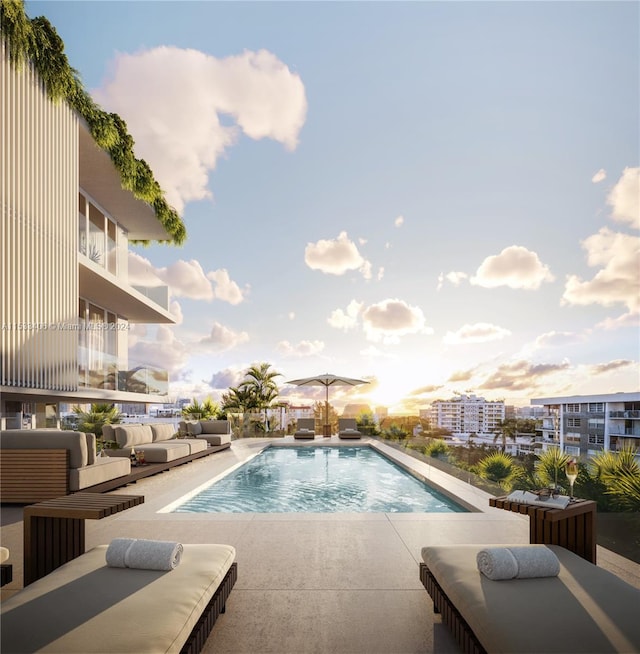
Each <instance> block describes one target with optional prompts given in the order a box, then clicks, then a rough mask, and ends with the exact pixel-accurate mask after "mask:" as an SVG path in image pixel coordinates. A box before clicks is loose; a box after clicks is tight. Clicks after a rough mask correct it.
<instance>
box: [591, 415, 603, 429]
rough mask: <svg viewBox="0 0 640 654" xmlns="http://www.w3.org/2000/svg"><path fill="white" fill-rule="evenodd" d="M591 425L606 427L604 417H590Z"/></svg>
mask: <svg viewBox="0 0 640 654" xmlns="http://www.w3.org/2000/svg"><path fill="white" fill-rule="evenodd" d="M589 427H590V428H592V429H604V418H589Z"/></svg>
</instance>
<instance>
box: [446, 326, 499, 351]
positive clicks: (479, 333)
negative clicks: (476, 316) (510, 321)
mask: <svg viewBox="0 0 640 654" xmlns="http://www.w3.org/2000/svg"><path fill="white" fill-rule="evenodd" d="M506 336H511V332H510V331H509V330H508V329H505V328H504V327H498V326H497V325H492V324H491V323H488V322H477V323H475V324H473V325H469V324H467V325H463V326H462V327H460V329H458V331H456V332H447V334H446V335H445V337H444V338H443V339H442V340H443V342H444V343H447V344H448V345H461V344H464V343H487V342H489V341H499V340H501V339H503V338H505V337H506Z"/></svg>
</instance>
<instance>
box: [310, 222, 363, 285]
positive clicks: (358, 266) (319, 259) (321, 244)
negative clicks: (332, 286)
mask: <svg viewBox="0 0 640 654" xmlns="http://www.w3.org/2000/svg"><path fill="white" fill-rule="evenodd" d="M304 260H305V263H306V264H307V266H309V268H311V269H312V270H320V271H322V272H323V273H328V274H331V275H344V273H346V272H347V271H348V270H360V271H361V272H362V274H363V276H364V277H365V278H367V279H368V278H370V276H371V264H370V263H369V262H368V261H366V260H365V259H364V258H363V257H362V255H361V254H360V252H359V251H358V247H357V246H356V244H355V243H354V242H353V241H351V240H350V239H349V237H348V236H347V232H340V234H339V235H338V237H337V238H336V239H333V240H327V239H321V240H319V241H317V242H316V243H308V244H307V247H306V248H305V250H304ZM367 275H368V277H367Z"/></svg>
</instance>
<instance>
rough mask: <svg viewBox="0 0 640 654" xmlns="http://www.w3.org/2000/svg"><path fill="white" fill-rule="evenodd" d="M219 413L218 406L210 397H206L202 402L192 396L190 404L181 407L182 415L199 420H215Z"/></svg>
mask: <svg viewBox="0 0 640 654" xmlns="http://www.w3.org/2000/svg"><path fill="white" fill-rule="evenodd" d="M219 413H220V406H219V405H218V403H217V402H214V401H213V400H212V399H211V398H210V397H208V398H206V399H205V400H204V401H203V402H202V404H200V402H198V400H197V399H196V398H195V397H194V398H193V400H192V401H191V404H189V405H188V406H186V407H184V408H183V409H182V415H183V416H185V417H186V418H189V417H194V418H196V417H197V419H201V420H215V419H216V418H217V417H218V414H219Z"/></svg>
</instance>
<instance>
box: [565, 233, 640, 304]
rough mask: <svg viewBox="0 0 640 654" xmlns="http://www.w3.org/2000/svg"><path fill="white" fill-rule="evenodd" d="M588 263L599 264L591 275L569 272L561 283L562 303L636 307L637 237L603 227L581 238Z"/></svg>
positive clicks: (639, 284)
mask: <svg viewBox="0 0 640 654" xmlns="http://www.w3.org/2000/svg"><path fill="white" fill-rule="evenodd" d="M582 246H583V248H584V249H585V250H586V251H587V262H588V264H589V265H590V266H593V267H596V266H598V267H600V270H599V271H598V272H597V273H596V274H595V276H594V277H593V279H591V280H589V281H582V279H580V278H579V277H578V276H577V275H570V276H569V277H568V278H567V282H566V284H565V291H564V295H563V296H562V300H563V303H564V304H578V305H587V304H601V305H603V306H611V305H614V304H624V305H626V307H627V308H628V309H629V311H630V312H631V313H637V312H638V310H639V309H640V276H639V275H638V261H640V238H638V237H637V236H631V235H629V234H622V233H619V232H613V231H611V230H610V229H609V228H608V227H603V228H602V229H601V230H600V231H599V232H598V233H597V234H593V235H592V236H589V237H588V238H586V239H585V240H584V241H582Z"/></svg>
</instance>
